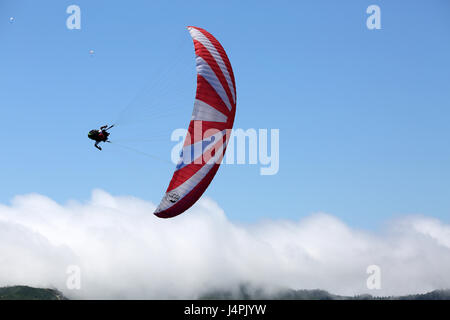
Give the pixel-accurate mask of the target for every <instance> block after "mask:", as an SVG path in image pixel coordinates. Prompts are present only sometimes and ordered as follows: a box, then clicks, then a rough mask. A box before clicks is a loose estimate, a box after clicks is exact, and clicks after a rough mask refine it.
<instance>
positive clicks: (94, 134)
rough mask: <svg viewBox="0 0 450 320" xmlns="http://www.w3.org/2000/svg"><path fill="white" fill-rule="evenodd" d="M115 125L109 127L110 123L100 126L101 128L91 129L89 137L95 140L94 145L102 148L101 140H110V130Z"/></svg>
mask: <svg viewBox="0 0 450 320" xmlns="http://www.w3.org/2000/svg"><path fill="white" fill-rule="evenodd" d="M112 127H114V125H112V126H110V127H108V125H106V126H103V127H100V130H96V129H93V130H91V131H89V133H88V138H89V139H91V140H94V141H95V144H94V146H95V147H96V148H97V149H98V150H102V147H100V146H99V145H98V144H99V143H100V142H109V140H108V137H109V135H110V133H109V132H108V130H109V129H111V128H112Z"/></svg>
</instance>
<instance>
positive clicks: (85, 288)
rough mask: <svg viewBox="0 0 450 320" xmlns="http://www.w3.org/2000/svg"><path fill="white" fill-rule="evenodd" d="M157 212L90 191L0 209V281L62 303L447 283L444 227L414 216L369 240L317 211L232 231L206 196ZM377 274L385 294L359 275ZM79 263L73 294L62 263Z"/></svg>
mask: <svg viewBox="0 0 450 320" xmlns="http://www.w3.org/2000/svg"><path fill="white" fill-rule="evenodd" d="M154 209H155V205H154V204H152V203H150V202H147V201H144V200H140V199H137V198H133V197H115V196H111V195H110V194H108V193H106V192H104V191H100V190H96V191H94V192H93V195H92V199H91V200H90V201H89V202H87V203H78V202H69V203H68V204H65V205H60V204H58V203H56V202H54V201H53V200H51V199H49V198H47V197H44V196H41V195H37V194H31V195H25V196H18V197H16V198H15V199H14V200H13V202H12V204H11V205H9V206H5V205H0V286H6V285H16V284H24V285H30V286H36V287H56V288H57V289H59V290H61V291H62V292H63V293H64V294H65V295H66V296H68V297H70V298H83V299H88V298H102V299H114V298H134V299H147V298H152V299H159V298H196V297H198V296H199V295H201V294H203V293H205V292H207V291H208V290H211V289H234V288H236V287H237V286H238V285H239V284H241V283H243V282H245V283H250V284H253V285H255V286H262V287H264V288H267V289H273V288H277V287H288V288H293V289H315V288H320V289H325V290H328V291H330V292H332V293H336V294H345V295H353V294H360V293H370V294H373V295H394V294H395V295H398V294H408V293H421V292H426V291H430V290H433V289H439V288H450V274H449V273H448V270H450V226H449V225H445V224H444V223H442V222H440V221H439V220H436V219H431V218H427V217H421V216H408V217H403V218H401V219H399V220H397V221H394V222H391V223H390V226H389V228H388V230H385V231H384V232H383V233H382V234H374V233H370V232H363V231H359V230H354V229H352V228H350V227H349V226H347V225H345V224H344V223H343V222H341V221H340V220H338V219H336V218H335V217H333V216H331V215H328V214H323V213H318V214H314V215H311V216H309V217H307V218H303V219H300V220H299V221H283V220H275V221H274V220H268V221H264V222H261V223H258V224H253V225H245V226H244V225H240V224H236V223H233V222H231V221H229V220H228V219H227V217H226V216H225V214H224V212H223V210H222V209H221V208H220V207H219V206H218V205H217V204H216V203H215V202H214V201H212V200H211V199H208V198H203V199H201V200H200V201H199V202H198V204H197V205H195V206H194V207H193V208H192V209H191V210H190V211H189V212H188V213H185V214H183V215H181V216H179V217H177V218H174V219H168V220H164V219H159V218H156V217H155V216H154V215H153V214H152V212H153V211H154ZM372 264H375V265H378V266H380V268H381V277H382V278H381V286H382V289H381V290H369V289H367V288H366V279H367V277H368V276H369V275H368V274H366V268H367V267H368V266H369V265H372ZM70 265H78V266H80V268H81V272H82V274H81V286H82V289H81V290H79V291H76V290H68V289H67V288H66V280H67V274H66V270H67V267H68V266H70Z"/></svg>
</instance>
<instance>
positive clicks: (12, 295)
mask: <svg viewBox="0 0 450 320" xmlns="http://www.w3.org/2000/svg"><path fill="white" fill-rule="evenodd" d="M0 300H68V299H67V298H66V297H65V296H64V295H63V294H62V293H61V292H59V291H58V290H55V289H40V288H32V287H28V286H11V287H4V288H0ZM199 300H450V290H434V291H431V292H427V293H424V294H412V295H406V296H387V297H378V296H372V295H369V294H364V295H357V296H353V297H350V296H340V295H335V294H331V293H329V292H327V291H325V290H319V289H316V290H292V289H284V290H279V291H278V292H277V293H273V294H267V293H265V291H264V290H262V289H254V288H251V287H250V286H246V285H242V286H240V287H239V289H238V290H236V291H227V290H216V291H211V292H209V293H207V294H204V295H202V296H200V297H199Z"/></svg>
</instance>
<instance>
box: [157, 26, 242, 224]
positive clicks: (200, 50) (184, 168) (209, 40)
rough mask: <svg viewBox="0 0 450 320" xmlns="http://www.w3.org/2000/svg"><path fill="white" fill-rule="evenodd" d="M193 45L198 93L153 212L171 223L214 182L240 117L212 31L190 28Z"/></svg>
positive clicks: (229, 76)
mask: <svg viewBox="0 0 450 320" xmlns="http://www.w3.org/2000/svg"><path fill="white" fill-rule="evenodd" d="M188 30H189V33H190V35H191V37H192V39H193V41H194V47H195V55H196V70H197V91H196V96H195V102H194V110H193V113H192V118H191V121H190V124H189V127H188V133H187V135H186V138H185V141H184V146H183V149H182V152H181V155H180V160H179V162H178V164H177V166H176V169H175V172H174V174H173V176H172V180H171V181H170V184H169V187H168V188H167V190H166V193H165V195H164V197H163V199H162V200H161V203H160V204H159V206H158V207H157V209H156V211H155V213H154V214H155V215H156V216H158V217H160V218H171V217H174V216H177V215H179V214H181V213H183V212H184V211H186V210H187V209H189V208H190V207H191V206H192V205H193V204H194V203H195V202H196V201H197V200H198V199H199V198H200V197H201V196H202V194H203V193H204V192H205V190H206V189H207V188H208V186H209V184H210V183H211V181H212V180H213V178H214V176H215V174H216V172H217V170H218V169H219V166H220V163H221V161H222V159H223V156H224V154H225V151H226V147H227V144H228V139H229V137H230V131H231V129H232V128H233V122H234V116H235V113H236V84H235V80H234V74H233V69H232V68H231V64H230V61H229V59H228V56H227V54H226V53H225V50H224V49H223V47H222V45H221V44H220V43H219V41H217V40H216V38H214V37H213V36H212V35H211V34H210V33H209V32H207V31H206V30H204V29H201V28H197V27H188Z"/></svg>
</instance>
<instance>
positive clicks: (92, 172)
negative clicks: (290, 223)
mask: <svg viewBox="0 0 450 320" xmlns="http://www.w3.org/2000/svg"><path fill="white" fill-rule="evenodd" d="M71 4H77V5H79V6H80V7H81V13H82V18H81V19H82V24H81V27H82V28H81V30H68V29H67V28H66V19H67V17H68V14H66V8H67V6H69V5H71ZM371 4H377V5H379V6H380V8H381V24H382V29H381V30H368V29H367V27H366V18H367V17H368V15H367V14H366V12H365V11H366V8H367V7H368V6H369V5H371ZM449 10H450V4H449V3H448V2H447V1H445V0H440V1H439V0H434V1H416V2H414V3H410V2H409V1H395V2H393V1H345V2H339V3H337V1H302V2H300V1H277V2H275V1H271V2H268V1H267V2H261V1H245V2H243V1H226V2H225V1H221V2H219V1H189V2H186V1H115V2H112V1H62V0H60V1H50V0H47V1H40V2H37V1H25V0H22V1H8V0H2V1H1V3H0V41H1V46H2V50H1V51H0V67H1V75H0V87H1V90H0V101H1V108H0V110H1V111H0V123H1V126H0V136H1V137H2V140H1V142H0V143H1V150H2V151H1V155H2V156H1V163H2V168H3V169H2V170H1V171H0V181H2V183H1V185H0V202H2V203H8V202H9V201H10V200H11V199H12V198H13V197H14V196H15V195H18V194H26V193H31V192H36V193H40V194H43V195H46V196H49V197H51V198H53V199H55V200H56V201H59V202H66V201H67V200H69V199H76V200H80V201H84V200H88V199H89V198H90V194H91V192H92V190H93V189H95V188H101V189H104V190H106V191H108V192H110V193H112V194H114V195H133V196H136V197H140V198H143V199H146V200H151V201H153V202H154V203H158V202H159V201H160V199H161V197H162V195H163V193H164V191H165V189H166V188H167V185H168V183H169V180H170V177H171V175H172V173H173V169H174V165H172V164H167V163H164V162H161V161H157V160H155V159H152V158H149V157H145V156H142V155H140V154H138V153H134V152H130V151H128V150H124V149H122V148H120V146H116V145H106V146H105V148H104V150H103V152H98V151H97V150H96V149H94V148H93V146H92V143H91V141H89V140H88V139H87V136H86V135H87V132H88V131H89V130H90V129H92V128H95V127H98V126H100V125H102V124H104V123H112V122H114V121H116V120H117V119H118V118H119V119H122V118H123V119H124V118H127V116H128V118H129V119H126V120H127V121H124V125H123V126H119V127H118V128H117V130H115V131H113V132H112V136H111V138H112V140H114V139H116V140H117V141H120V139H124V140H126V139H127V138H128V139H130V137H132V136H134V135H139V136H140V137H142V138H146V139H147V138H148V139H151V138H152V136H158V139H159V140H158V139H155V140H158V141H155V142H151V143H149V142H145V143H144V142H142V143H140V142H139V143H135V144H133V146H134V145H137V147H136V148H138V149H139V150H141V151H143V152H147V153H151V154H154V155H157V156H158V157H160V158H165V159H169V156H170V155H169V153H170V150H171V148H172V147H173V146H174V144H175V143H174V142H171V141H170V140H169V134H170V132H171V131H172V129H176V128H183V127H186V126H187V123H188V121H189V117H190V115H191V111H192V104H193V97H194V90H195V74H194V63H195V62H194V56H193V47H192V42H191V39H190V37H189V34H188V32H187V30H186V29H185V27H186V26H187V25H195V26H199V27H203V28H205V29H207V30H208V31H210V32H211V33H212V34H213V35H214V36H215V37H216V38H217V39H218V40H219V41H220V42H221V43H222V45H223V46H224V47H225V49H226V50H227V53H228V55H229V58H230V60H231V63H232V66H233V68H234V72H235V76H236V83H237V94H238V104H237V114H236V121H235V127H236V128H243V129H248V128H256V129H258V128H267V129H279V130H280V171H279V173H278V174H277V175H274V176H261V175H259V167H258V166H254V165H253V166H252V165H239V166H237V165H235V166H231V165H230V166H223V167H222V168H221V169H220V170H219V172H218V174H217V176H216V178H215V180H214V182H213V183H212V185H211V186H210V188H209V189H208V191H207V192H206V194H205V195H207V196H209V197H211V198H213V199H214V200H216V201H217V202H218V203H219V205H220V206H221V207H222V208H223V209H224V210H225V212H226V213H227V215H228V216H229V217H230V218H231V219H233V220H235V221H241V222H243V223H246V222H251V221H257V220H263V219H267V218H281V219H299V218H301V217H304V216H306V215H309V214H311V213H313V212H317V211H325V212H327V213H330V214H333V215H335V216H337V217H339V218H340V219H342V220H344V221H345V222H346V223H348V224H350V225H352V226H355V227H362V228H371V229H375V228H377V227H379V226H380V224H382V223H383V222H384V221H386V220H389V219H392V218H395V217H398V216H400V215H404V214H423V215H427V216H432V217H437V218H439V219H441V220H444V221H450V220H449V216H450V214H449V213H450V183H449V180H450V149H449V148H448V145H449V142H448V141H449V138H450V128H449V125H448V121H449V118H450V103H449V101H450V76H449V74H450V61H449V59H448V57H449V56H450V42H449V41H448V39H449V36H450V21H449V20H448V12H449ZM10 17H14V18H15V21H14V23H10V21H9V18H10ZM89 50H94V52H95V53H94V55H90V54H89ZM166 66H167V67H166ZM161 70H162V71H161ZM153 81H155V83H156V84H153V83H154V82H153ZM168 89H169V90H168ZM133 99H134V100H133ZM130 101H134V102H132V103H130ZM169 102H170V103H169ZM149 105H152V107H151V108H148V109H146V108H147V106H149ZM169 105H174V106H175V107H176V109H171V110H172V112H171V113H170V114H169V113H168V115H169V116H166V117H159V118H155V119H151V118H150V120H149V121H148V122H147V121H146V120H145V119H147V118H145V119H143V118H144V117H141V115H143V114H146V113H147V112H148V111H149V110H150V109H151V110H156V111H155V113H154V114H156V115H159V113H158V112H159V111H161V110H163V111H164V110H165V109H166V108H167V107H168V106H169ZM124 110H125V114H126V116H125V117H123V116H121V114H122V115H123V111H124ZM158 110H159V111H158ZM151 112H153V111H151ZM151 112H149V113H150V114H151ZM163 113H164V112H163ZM121 117H122V118H121ZM125 124H126V125H125ZM161 133H163V134H167V136H163V137H162V138H161ZM149 214H151V213H150V212H149Z"/></svg>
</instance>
